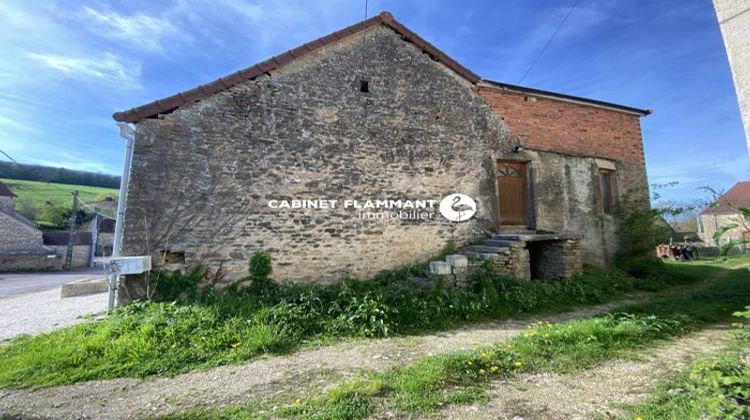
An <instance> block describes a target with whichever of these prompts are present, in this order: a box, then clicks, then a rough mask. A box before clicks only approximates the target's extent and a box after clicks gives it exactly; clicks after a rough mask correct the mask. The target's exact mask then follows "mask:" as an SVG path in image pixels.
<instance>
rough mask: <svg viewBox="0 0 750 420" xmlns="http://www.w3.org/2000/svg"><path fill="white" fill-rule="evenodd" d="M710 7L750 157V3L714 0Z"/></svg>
mask: <svg viewBox="0 0 750 420" xmlns="http://www.w3.org/2000/svg"><path fill="white" fill-rule="evenodd" d="M713 3H714V9H715V10H716V18H717V19H718V21H719V27H720V28H721V35H722V37H723V38H724V46H725V47H726V50H727V58H728V59H729V67H730V68H731V69H732V79H733V80H734V89H735V91H736V92H737V102H739V105H740V114H741V115H742V124H743V125H744V126H745V141H746V142H747V151H748V153H750V42H748V40H749V39H750V3H748V1H747V0H713Z"/></svg>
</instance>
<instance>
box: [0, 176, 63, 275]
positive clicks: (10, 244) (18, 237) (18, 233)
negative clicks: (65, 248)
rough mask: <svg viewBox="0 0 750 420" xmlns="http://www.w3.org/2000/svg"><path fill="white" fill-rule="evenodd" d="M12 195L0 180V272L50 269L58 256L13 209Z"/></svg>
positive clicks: (39, 231) (57, 262)
mask: <svg viewBox="0 0 750 420" xmlns="http://www.w3.org/2000/svg"><path fill="white" fill-rule="evenodd" d="M15 198H16V195H15V194H13V192H12V191H11V190H10V189H9V188H8V186H7V185H5V184H3V183H2V182H0V272H3V271H27V270H54V269H56V268H59V266H60V259H59V258H58V257H57V255H56V252H55V249H54V248H52V247H48V246H45V245H44V241H43V235H42V231H41V230H39V228H38V227H37V226H36V224H35V223H34V222H32V221H30V220H29V219H27V218H25V217H23V216H21V215H20V214H18V213H16V211H15Z"/></svg>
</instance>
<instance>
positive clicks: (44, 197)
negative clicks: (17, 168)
mask: <svg viewBox="0 0 750 420" xmlns="http://www.w3.org/2000/svg"><path fill="white" fill-rule="evenodd" d="M0 181H2V182H3V183H4V184H5V185H7V186H8V188H10V190H11V191H13V193H14V194H16V195H17V196H18V197H17V198H16V211H17V212H19V213H21V214H23V215H24V216H26V217H28V218H30V219H32V220H34V221H35V222H37V223H39V224H42V225H44V224H46V223H45V222H48V221H47V220H44V211H43V209H44V208H45V207H49V205H50V204H52V205H53V206H55V207H64V208H70V206H71V204H72V202H73V197H72V195H71V194H72V193H73V191H75V190H78V196H79V197H80V199H81V200H83V201H86V202H89V201H99V200H104V199H105V198H107V197H112V198H115V199H116V198H117V194H118V190H116V189H114V188H100V187H89V186H85V185H69V184H55V183H52V182H49V183H48V182H39V181H24V180H20V179H6V178H3V179H0Z"/></svg>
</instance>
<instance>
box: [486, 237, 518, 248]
mask: <svg viewBox="0 0 750 420" xmlns="http://www.w3.org/2000/svg"><path fill="white" fill-rule="evenodd" d="M516 242H518V241H509V240H504V239H488V240H486V241H484V243H482V245H486V246H495V247H499V248H507V247H509V246H511V245H513V244H514V243H516Z"/></svg>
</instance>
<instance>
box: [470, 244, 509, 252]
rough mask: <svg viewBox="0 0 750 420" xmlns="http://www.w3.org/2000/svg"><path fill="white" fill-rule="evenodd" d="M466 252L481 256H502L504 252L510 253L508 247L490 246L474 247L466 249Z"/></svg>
mask: <svg viewBox="0 0 750 420" xmlns="http://www.w3.org/2000/svg"><path fill="white" fill-rule="evenodd" d="M466 251H469V252H477V253H480V254H500V253H504V252H508V251H509V248H508V247H507V246H503V247H500V246H488V245H472V246H469V247H467V248H466Z"/></svg>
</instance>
